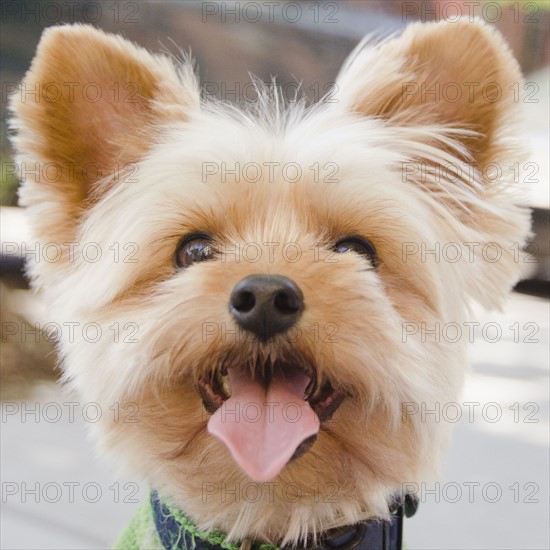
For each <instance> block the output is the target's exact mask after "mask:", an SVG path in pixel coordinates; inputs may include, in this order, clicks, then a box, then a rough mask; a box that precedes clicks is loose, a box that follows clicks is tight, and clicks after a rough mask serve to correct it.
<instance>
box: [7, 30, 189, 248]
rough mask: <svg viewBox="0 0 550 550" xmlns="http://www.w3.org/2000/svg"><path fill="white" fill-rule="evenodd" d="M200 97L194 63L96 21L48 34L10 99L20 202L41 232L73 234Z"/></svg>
mask: <svg viewBox="0 0 550 550" xmlns="http://www.w3.org/2000/svg"><path fill="white" fill-rule="evenodd" d="M199 101H200V97H199V91H198V85H197V82H196V79H195V77H194V74H193V69H192V66H191V64H187V65H184V66H183V67H182V68H181V69H180V71H179V73H178V71H177V70H176V69H175V67H174V65H173V64H172V62H171V60H170V59H169V58H167V57H163V56H155V55H151V54H149V53H148V52H147V51H146V50H144V49H141V48H139V47H137V46H135V45H133V44H132V43H130V42H128V41H127V40H124V39H123V38H121V37H118V36H114V35H109V34H105V33H104V32H102V31H100V30H97V29H95V28H93V27H91V26H86V25H69V26H60V27H52V28H49V29H47V30H45V31H44V34H43V36H42V38H41V40H40V43H39V45H38V50H37V53H36V57H35V58H34V60H33V62H32V65H31V68H30V70H29V71H28V73H27V74H26V76H25V79H24V81H23V82H22V84H21V87H20V91H19V92H18V93H17V94H15V95H14V97H13V98H12V109H13V112H14V117H13V120H12V125H13V128H14V129H15V130H16V136H15V137H14V144H15V148H16V150H17V157H16V158H17V161H18V163H19V165H20V167H21V172H22V174H23V175H24V179H25V181H24V182H23V186H22V190H21V193H20V197H21V202H22V203H23V204H24V205H27V206H29V205H30V206H32V212H31V223H32V225H33V226H34V233H35V234H36V235H39V236H40V239H47V240H50V241H54V242H57V243H63V242H64V241H66V240H71V239H72V238H73V237H74V233H75V223H76V221H77V220H78V218H79V217H80V215H81V213H82V210H83V209H84V208H86V207H87V206H89V205H90V204H93V203H94V202H95V201H97V200H98V199H99V198H100V196H101V194H102V193H104V192H105V191H106V190H107V189H109V187H110V186H111V185H113V184H115V183H114V182H116V181H117V179H119V178H117V176H120V175H121V174H123V173H124V171H125V170H126V169H129V170H133V168H132V164H133V163H135V162H137V161H139V160H140V159H141V158H142V157H143V156H144V155H145V154H146V153H147V152H148V150H149V149H150V148H151V147H152V145H153V144H154V143H155V141H156V140H157V139H158V138H159V136H160V135H161V130H162V128H165V126H166V125H167V124H170V123H174V122H178V121H182V120H183V121H184V120H185V119H186V117H187V115H188V113H189V111H190V110H191V109H194V108H197V107H198V105H199Z"/></svg>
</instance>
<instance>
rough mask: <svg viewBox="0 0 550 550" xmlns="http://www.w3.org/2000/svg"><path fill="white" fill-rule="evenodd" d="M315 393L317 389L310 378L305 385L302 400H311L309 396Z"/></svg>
mask: <svg viewBox="0 0 550 550" xmlns="http://www.w3.org/2000/svg"><path fill="white" fill-rule="evenodd" d="M316 391H317V387H316V385H315V380H314V379H313V378H312V379H311V380H310V381H309V384H308V385H307V387H306V389H305V392H304V399H305V400H306V401H307V400H308V399H310V398H311V396H312V395H313V394H314V393H315V392H316Z"/></svg>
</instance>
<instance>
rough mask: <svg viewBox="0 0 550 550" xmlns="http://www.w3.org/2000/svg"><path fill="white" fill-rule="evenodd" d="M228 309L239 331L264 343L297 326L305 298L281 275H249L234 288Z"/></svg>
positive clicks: (298, 289)
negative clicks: (247, 333) (239, 327)
mask: <svg viewBox="0 0 550 550" xmlns="http://www.w3.org/2000/svg"><path fill="white" fill-rule="evenodd" d="M229 309H230V311H231V313H232V315H233V317H234V318H235V320H236V321H237V323H239V325H240V326H241V327H242V328H244V329H246V330H248V331H250V332H253V333H254V334H255V335H256V336H257V337H258V338H259V339H260V340H263V341H265V340H269V339H270V338H271V337H273V336H274V335H275V334H278V333H281V332H285V331H287V330H288V329H289V328H290V327H291V326H292V325H294V324H295V323H296V321H297V320H298V319H299V317H300V315H301V314H302V311H303V310H304V295H303V294H302V291H301V290H300V288H299V287H298V286H297V285H296V283H294V281H291V280H290V279H288V278H287V277H283V276H282V275H249V276H248V277H245V278H244V279H242V280H241V281H239V282H238V283H237V284H236V285H235V288H234V289H233V291H232V292H231V298H230V307H229Z"/></svg>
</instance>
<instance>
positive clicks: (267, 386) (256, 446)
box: [195, 359, 348, 481]
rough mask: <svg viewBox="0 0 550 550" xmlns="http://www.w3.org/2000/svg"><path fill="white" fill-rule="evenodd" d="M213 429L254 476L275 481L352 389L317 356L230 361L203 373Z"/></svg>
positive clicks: (200, 381) (199, 383)
mask: <svg viewBox="0 0 550 550" xmlns="http://www.w3.org/2000/svg"><path fill="white" fill-rule="evenodd" d="M195 385H196V388H197V391H198V393H199V395H200V397H201V399H202V402H203V405H204V407H205V409H206V411H207V412H208V413H210V414H211V415H212V416H211V417H210V418H209V421H208V431H209V432H210V433H211V434H212V435H214V436H215V437H217V438H218V439H220V440H221V441H222V442H223V443H224V444H225V445H226V446H227V448H228V449H229V451H230V452H231V454H232V456H233V458H234V459H235V461H236V462H237V464H238V465H239V466H240V468H241V469H242V470H243V471H244V472H245V473H246V474H247V475H248V476H249V477H250V478H251V479H253V480H254V481H270V480H272V479H273V478H274V477H276V476H277V475H278V474H279V473H280V471H281V470H282V468H283V467H284V466H285V465H286V464H288V463H289V462H291V461H293V460H295V459H297V458H298V457H300V456H302V455H303V454H304V453H306V452H307V451H308V450H309V449H310V448H311V446H312V445H313V444H314V443H315V441H316V439H317V435H318V432H319V430H320V429H321V427H322V424H323V423H324V422H326V421H328V420H329V419H330V418H331V417H332V416H333V414H334V413H335V412H336V410H337V409H338V407H339V406H340V405H341V403H342V402H343V401H344V399H345V398H346V396H347V395H348V393H347V392H346V391H343V390H341V389H337V388H335V387H334V385H333V384H332V382H331V380H330V379H328V378H326V377H321V376H320V375H319V371H318V369H317V367H316V365H315V364H314V363H312V362H307V361H304V360H298V359H295V360H293V361H286V360H285V361H281V360H277V361H269V362H262V361H260V360H257V361H255V362H254V363H253V364H252V365H249V364H238V363H230V364H224V365H222V366H220V367H218V368H215V369H213V370H211V371H209V372H206V373H203V374H202V375H200V376H198V378H197V380H196V383H195Z"/></svg>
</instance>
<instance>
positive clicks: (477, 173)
mask: <svg viewBox="0 0 550 550" xmlns="http://www.w3.org/2000/svg"><path fill="white" fill-rule="evenodd" d="M336 84H337V88H336V95H335V99H336V103H335V104H334V105H333V106H332V108H335V109H343V110H344V111H345V112H347V113H350V112H351V113H354V114H357V115H359V116H363V117H366V118H373V119H376V120H377V121H378V125H379V126H378V127H379V128H381V129H382V131H381V132H380V133H379V134H377V132H376V129H375V128H374V127H373V132H372V135H373V140H376V139H378V140H379V141H381V146H382V147H388V148H391V149H392V150H395V151H400V152H401V154H402V157H403V159H404V160H403V161H402V166H400V167H399V168H400V169H401V171H402V174H401V176H402V177H401V179H402V181H403V182H407V183H410V185H411V186H413V187H414V192H419V195H418V196H421V197H423V198H424V200H425V201H426V202H428V204H429V205H430V206H431V207H432V209H433V211H434V212H433V216H434V218H433V219H434V221H435V220H440V222H439V223H441V224H442V226H443V227H444V228H445V230H444V231H441V232H439V234H440V235H441V238H442V239H446V240H452V241H456V242H458V243H470V244H474V245H475V246H476V252H475V259H473V260H469V262H470V263H466V265H465V266H464V273H467V274H468V275H467V276H466V277H465V278H464V282H465V285H466V287H467V288H465V290H466V292H468V293H469V294H470V295H471V296H473V297H474V298H475V299H476V300H478V301H480V302H482V303H483V304H484V305H486V306H490V307H491V306H493V305H496V304H497V303H498V302H499V301H500V300H501V299H502V298H503V297H504V296H506V294H507V292H508V290H509V289H510V286H511V285H512V284H513V283H514V282H515V281H516V280H517V279H518V278H519V276H520V271H521V266H522V265H523V264H521V263H520V262H518V259H517V257H518V251H519V250H520V248H521V247H522V245H523V242H524V239H525V238H526V237H527V235H528V232H529V225H530V219H529V218H530V214H529V211H528V209H526V208H523V207H522V206H521V200H522V197H521V195H520V193H519V190H517V191H516V189H517V188H518V185H516V183H517V182H516V181H514V171H513V170H514V166H516V167H522V166H523V164H522V163H523V161H524V160H525V149H524V142H523V140H522V139H521V133H520V132H519V128H518V126H519V122H520V121H521V109H520V105H519V103H520V102H521V101H522V94H521V93H522V91H523V79H522V76H521V72H520V69H519V66H518V64H517V62H516V60H515V59H514V57H513V55H512V53H511V51H510V49H509V47H508V46H507V44H506V42H505V41H504V39H503V37H502V36H501V35H500V34H499V33H498V32H497V31H496V30H494V29H492V28H491V27H490V26H488V25H486V24H484V23H482V22H480V21H474V22H468V21H465V20H460V21H458V22H455V23H428V24H422V23H416V24H413V25H410V26H409V27H408V28H407V29H406V30H405V32H404V33H403V34H402V35H401V36H400V37H399V38H396V39H392V40H388V41H385V42H382V43H380V44H378V45H371V44H369V43H367V44H365V45H362V46H360V47H359V48H358V49H357V50H356V51H355V52H354V53H353V54H352V56H351V57H350V59H349V60H348V62H347V63H346V65H345V66H344V68H343V69H342V72H341V74H340V76H339V78H338V80H337V82H336ZM386 130H387V131H386ZM377 143H378V142H377ZM406 165H408V166H406ZM408 168H412V170H408ZM495 173H496V177H495ZM441 220H443V221H441ZM486 245H491V246H493V249H494V250H496V252H497V253H498V254H499V257H498V258H497V261H491V260H490V259H487V258H486V257H485V256H484V253H483V252H482V251H483V250H485V246H486ZM468 254H469V253H468V251H467V249H464V254H463V257H468Z"/></svg>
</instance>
